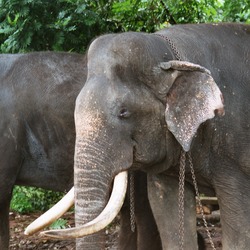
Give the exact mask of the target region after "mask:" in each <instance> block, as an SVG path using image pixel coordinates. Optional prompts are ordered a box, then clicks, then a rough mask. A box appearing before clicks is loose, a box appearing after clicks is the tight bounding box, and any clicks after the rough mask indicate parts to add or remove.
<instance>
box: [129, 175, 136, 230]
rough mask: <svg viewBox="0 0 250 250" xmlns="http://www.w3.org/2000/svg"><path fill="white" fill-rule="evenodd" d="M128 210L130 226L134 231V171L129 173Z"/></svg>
mask: <svg viewBox="0 0 250 250" xmlns="http://www.w3.org/2000/svg"><path fill="white" fill-rule="evenodd" d="M129 200H130V202H129V210H130V228H131V231H132V232H133V233H134V232H135V180H134V173H130V174H129Z"/></svg>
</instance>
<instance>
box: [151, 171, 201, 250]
mask: <svg viewBox="0 0 250 250" xmlns="http://www.w3.org/2000/svg"><path fill="white" fill-rule="evenodd" d="M178 189H179V182H178V179H177V178H175V177H173V176H166V175H163V174H158V175H149V176H148V194H149V201H150V204H151V208H152V211H153V215H154V217H155V220H156V224H157V226H158V230H159V232H160V237H161V241H162V247H163V249H164V250H177V249H179V241H180V240H179V214H178V196H179V194H178ZM184 203H185V205H184V206H185V216H184V249H190V250H195V249H198V244H197V231H196V210H195V205H196V204H195V196H194V192H193V189H192V188H191V186H189V185H185V201H184Z"/></svg>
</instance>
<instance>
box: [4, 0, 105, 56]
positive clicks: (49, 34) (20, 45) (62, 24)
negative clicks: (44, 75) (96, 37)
mask: <svg viewBox="0 0 250 250" xmlns="http://www.w3.org/2000/svg"><path fill="white" fill-rule="evenodd" d="M87 6H88V5H87V1H74V0H57V1H51V0H19V1H17V0H1V1H0V21H1V23H0V39H2V41H3V42H2V44H1V51H2V52H11V53H15V52H25V51H31V50H64V51H69V50H77V51H82V50H84V49H85V48H84V46H86V45H87V43H88V42H89V40H90V39H91V38H92V37H93V35H92V34H96V33H97V34H98V33H99V29H100V27H102V25H101V24H100V17H99V16H97V15H96V14H95V12H94V11H90V10H88V9H87Z"/></svg>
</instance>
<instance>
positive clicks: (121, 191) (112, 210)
mask: <svg viewBox="0 0 250 250" xmlns="http://www.w3.org/2000/svg"><path fill="white" fill-rule="evenodd" d="M127 184H128V172H127V171H125V172H121V173H119V174H118V175H117V176H116V177H115V179H114V185H113V190H112V193H111V196H110V199H109V201H108V204H107V205H106V207H105V208H104V210H103V211H102V212H101V213H100V215H99V216H97V217H96V218H95V219H94V220H92V221H90V222H88V223H86V224H84V225H82V226H80V227H75V228H69V229H62V230H49V231H44V232H41V233H40V235H41V236H45V237H49V238H55V239H72V238H73V239H75V238H81V237H84V236H87V235H90V234H94V233H97V232H99V231H101V230H102V229H104V228H105V227H106V226H108V225H109V224H110V223H111V222H112V221H113V220H114V218H115V217H116V216H117V214H118V213H119V211H120V209H121V207H122V205H123V202H124V199H125V195H126V191H127Z"/></svg>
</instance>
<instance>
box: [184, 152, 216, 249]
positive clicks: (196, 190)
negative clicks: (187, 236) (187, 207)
mask: <svg viewBox="0 0 250 250" xmlns="http://www.w3.org/2000/svg"><path fill="white" fill-rule="evenodd" d="M187 155H188V162H189V167H190V170H191V175H192V180H193V184H194V189H195V195H196V197H197V200H198V206H199V208H200V211H201V216H202V220H203V223H204V226H205V229H206V233H207V237H208V239H209V243H210V245H211V247H212V249H213V250H216V248H215V246H214V243H213V240H212V237H211V234H210V232H209V229H208V225H207V221H206V218H205V214H204V209H203V206H202V204H201V199H200V194H199V189H198V185H197V181H196V177H195V173H194V166H193V162H192V157H191V153H190V152H188V153H187Z"/></svg>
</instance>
